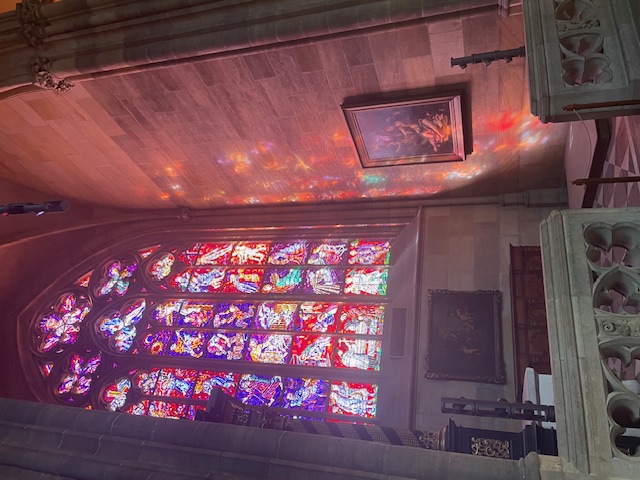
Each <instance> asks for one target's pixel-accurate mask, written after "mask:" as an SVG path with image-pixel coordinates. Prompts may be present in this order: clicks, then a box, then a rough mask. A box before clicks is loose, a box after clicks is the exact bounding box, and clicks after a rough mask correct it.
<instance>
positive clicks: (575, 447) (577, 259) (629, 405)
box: [540, 209, 640, 479]
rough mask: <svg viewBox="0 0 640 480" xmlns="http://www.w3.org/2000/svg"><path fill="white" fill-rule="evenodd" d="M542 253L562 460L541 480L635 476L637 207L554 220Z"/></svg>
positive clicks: (639, 446) (639, 284)
mask: <svg viewBox="0 0 640 480" xmlns="http://www.w3.org/2000/svg"><path fill="white" fill-rule="evenodd" d="M542 247H543V254H542V256H543V261H544V279H545V292H546V301H547V318H548V322H549V341H550V346H551V359H552V368H553V381H554V391H555V399H556V405H555V407H556V414H557V418H558V422H557V428H558V454H559V456H560V457H561V460H556V459H552V458H551V457H542V456H541V457H540V463H541V475H542V478H543V479H545V478H558V475H559V472H562V477H564V478H569V477H571V478H587V476H589V477H590V478H594V477H595V478H597V477H599V478H638V475H639V472H640V435H639V433H638V432H640V430H638V427H639V426H640V395H639V394H638V392H640V385H639V384H638V381H639V380H640V374H638V372H640V369H638V366H639V365H640V209H606V210H604V209H603V210H589V211H585V210H580V211H569V210H567V211H563V212H561V213H554V214H552V215H551V217H550V218H549V219H547V220H546V221H545V222H544V223H543V225H542Z"/></svg>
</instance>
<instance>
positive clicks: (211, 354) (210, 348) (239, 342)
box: [205, 332, 247, 360]
mask: <svg viewBox="0 0 640 480" xmlns="http://www.w3.org/2000/svg"><path fill="white" fill-rule="evenodd" d="M245 343H247V334H246V333H229V332H226V333H224V332H223V333H214V334H213V335H212V337H211V338H210V339H209V342H208V343H207V351H206V352H205V357H208V358H220V359H223V360H242V359H243V358H244V355H243V352H244V345H245Z"/></svg>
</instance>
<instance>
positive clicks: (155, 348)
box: [142, 330, 171, 355]
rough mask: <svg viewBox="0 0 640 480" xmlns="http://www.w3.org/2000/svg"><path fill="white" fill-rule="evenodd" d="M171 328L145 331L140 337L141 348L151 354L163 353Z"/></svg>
mask: <svg viewBox="0 0 640 480" xmlns="http://www.w3.org/2000/svg"><path fill="white" fill-rule="evenodd" d="M169 338H171V330H160V331H159V332H151V333H147V334H145V335H144V336H143V337H142V348H144V349H145V350H146V351H147V352H149V353H150V354H151V355H164V353H165V351H166V346H167V342H168V341H169Z"/></svg>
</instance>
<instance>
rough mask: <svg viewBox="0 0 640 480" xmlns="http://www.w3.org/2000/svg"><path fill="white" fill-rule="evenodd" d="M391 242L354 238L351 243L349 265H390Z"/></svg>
mask: <svg viewBox="0 0 640 480" xmlns="http://www.w3.org/2000/svg"><path fill="white" fill-rule="evenodd" d="M390 254H391V244H390V243H389V242H387V241H385V240H354V241H353V242H351V244H350V245H349V265H389V256H390Z"/></svg>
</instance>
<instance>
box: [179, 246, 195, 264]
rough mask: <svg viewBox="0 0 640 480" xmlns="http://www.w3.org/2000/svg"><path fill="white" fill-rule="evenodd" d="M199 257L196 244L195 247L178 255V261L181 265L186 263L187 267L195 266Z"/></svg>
mask: <svg viewBox="0 0 640 480" xmlns="http://www.w3.org/2000/svg"><path fill="white" fill-rule="evenodd" d="M199 256H200V244H199V243H196V244H195V245H193V246H191V247H189V248H187V249H186V250H183V251H182V252H180V254H179V255H178V260H180V261H181V262H182V263H186V264H187V265H195V264H196V261H197V260H198V257H199Z"/></svg>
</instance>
